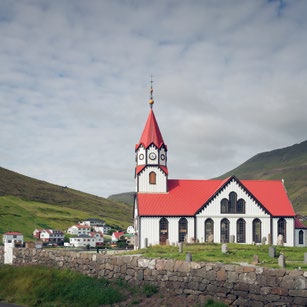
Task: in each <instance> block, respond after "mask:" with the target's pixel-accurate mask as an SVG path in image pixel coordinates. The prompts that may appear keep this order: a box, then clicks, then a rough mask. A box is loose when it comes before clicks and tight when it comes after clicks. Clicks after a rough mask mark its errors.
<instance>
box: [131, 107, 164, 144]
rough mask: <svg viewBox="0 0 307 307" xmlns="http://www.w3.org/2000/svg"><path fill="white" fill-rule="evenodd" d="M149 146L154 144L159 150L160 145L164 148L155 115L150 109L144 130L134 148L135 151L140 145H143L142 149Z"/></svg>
mask: <svg viewBox="0 0 307 307" xmlns="http://www.w3.org/2000/svg"><path fill="white" fill-rule="evenodd" d="M151 144H154V145H155V146H156V147H157V148H161V147H162V145H164V146H165V144H164V141H163V138H162V134H161V132H160V129H159V126H158V123H157V120H156V117H155V114H154V112H153V110H152V109H150V111H149V115H148V118H147V121H146V125H145V128H144V130H143V133H142V136H141V138H140V141H139V143H138V144H136V146H135V149H138V148H139V147H140V146H141V145H143V146H144V148H148V147H149V146H150V145H151ZM165 147H166V146H165Z"/></svg>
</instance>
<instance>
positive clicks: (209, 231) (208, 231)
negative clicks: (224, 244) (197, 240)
mask: <svg viewBox="0 0 307 307" xmlns="http://www.w3.org/2000/svg"><path fill="white" fill-rule="evenodd" d="M213 227H214V222H213V220H212V219H207V220H206V222H205V242H208V241H209V236H211V235H213V234H214V230H213V229H214V228H213Z"/></svg>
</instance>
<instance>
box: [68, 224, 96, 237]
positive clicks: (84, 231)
mask: <svg viewBox="0 0 307 307" xmlns="http://www.w3.org/2000/svg"><path fill="white" fill-rule="evenodd" d="M90 232H91V226H89V225H79V224H77V225H73V226H71V227H69V228H68V229H67V233H68V234H71V235H76V236H80V235H89V233H90Z"/></svg>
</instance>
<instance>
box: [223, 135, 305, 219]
mask: <svg viewBox="0 0 307 307" xmlns="http://www.w3.org/2000/svg"><path fill="white" fill-rule="evenodd" d="M231 175H235V176H236V177H238V178H239V179H280V180H281V179H284V182H285V187H286V189H287V192H288V195H289V198H290V200H291V201H292V204H293V207H294V209H295V211H296V212H297V213H299V214H302V215H307V141H304V142H302V143H300V144H295V145H293V146H289V147H285V148H281V149H276V150H272V151H268V152H263V153H259V154H257V155H255V156H254V157H252V158H251V159H249V160H247V161H246V162H244V163H243V164H241V165H240V166H238V167H237V168H235V169H233V170H231V171H229V172H227V173H226V174H224V175H222V176H220V177H219V178H220V179H224V178H227V177H229V176H231Z"/></svg>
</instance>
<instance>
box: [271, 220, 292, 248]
mask: <svg viewBox="0 0 307 307" xmlns="http://www.w3.org/2000/svg"><path fill="white" fill-rule="evenodd" d="M279 219H280V218H277V217H276V218H272V243H273V245H277V243H278V221H279ZM284 219H285V221H286V237H287V238H286V241H287V242H284V246H294V243H295V242H294V218H292V217H290V218H287V217H286V218H284Z"/></svg>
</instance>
